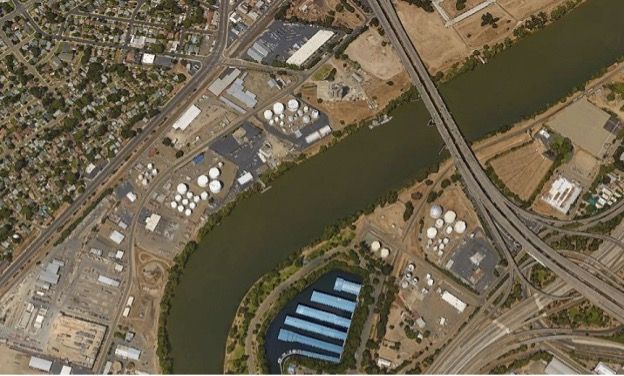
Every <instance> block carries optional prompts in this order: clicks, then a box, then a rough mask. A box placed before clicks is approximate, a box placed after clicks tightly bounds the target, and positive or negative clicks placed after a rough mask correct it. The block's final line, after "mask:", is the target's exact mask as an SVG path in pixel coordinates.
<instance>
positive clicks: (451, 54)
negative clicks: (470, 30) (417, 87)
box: [395, 1, 472, 74]
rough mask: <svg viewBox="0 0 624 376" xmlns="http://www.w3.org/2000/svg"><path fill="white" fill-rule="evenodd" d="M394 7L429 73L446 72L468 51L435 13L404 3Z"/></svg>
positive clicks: (399, 2)
mask: <svg viewBox="0 0 624 376" xmlns="http://www.w3.org/2000/svg"><path fill="white" fill-rule="evenodd" d="M395 5H396V8H397V12H398V14H399V18H400V19H401V21H402V22H403V25H405V29H406V30H407V32H408V34H409V35H410V37H411V38H412V40H413V42H414V44H415V45H416V48H417V49H418V52H419V53H420V54H421V56H422V58H423V60H424V61H425V64H426V65H427V67H428V69H429V72H430V73H432V74H435V73H436V72H438V71H441V70H442V71H443V70H446V69H448V68H450V67H451V66H452V65H453V64H454V63H455V62H457V61H460V60H462V59H463V58H464V57H465V56H468V55H469V54H470V53H471V52H472V51H471V49H470V48H468V46H466V44H465V43H464V41H463V40H462V38H461V37H460V36H459V34H458V33H457V32H456V31H455V30H454V29H453V28H447V27H446V26H444V20H443V19H442V17H440V15H439V14H438V13H427V12H425V11H423V10H422V9H420V8H418V7H416V6H415V5H410V4H408V3H406V2H405V1H398V2H396V3H395Z"/></svg>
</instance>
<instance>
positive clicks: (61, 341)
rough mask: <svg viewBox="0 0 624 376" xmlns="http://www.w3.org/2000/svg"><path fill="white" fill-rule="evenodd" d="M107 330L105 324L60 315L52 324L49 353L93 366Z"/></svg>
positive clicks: (76, 362) (82, 364)
mask: <svg viewBox="0 0 624 376" xmlns="http://www.w3.org/2000/svg"><path fill="white" fill-rule="evenodd" d="M105 332H106V327H105V326H103V325H99V324H95V323H92V322H88V321H84V320H80V319H77V318H74V317H70V316H65V315H60V316H58V317H57V318H56V320H54V323H53V324H52V331H51V335H50V339H49V342H48V353H49V354H50V355H52V356H54V357H57V358H61V359H67V360H69V361H71V362H72V363H75V364H79V365H81V366H84V367H87V368H91V366H92V365H93V361H94V360H95V358H96V356H97V354H98V351H99V349H100V344H101V343H102V339H104V333H105Z"/></svg>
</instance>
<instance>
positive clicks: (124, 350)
mask: <svg viewBox="0 0 624 376" xmlns="http://www.w3.org/2000/svg"><path fill="white" fill-rule="evenodd" d="M115 356H117V357H119V358H122V359H130V360H135V361H136V360H139V357H140V356H141V350H139V349H136V348H134V347H130V346H124V345H117V347H116V348H115Z"/></svg>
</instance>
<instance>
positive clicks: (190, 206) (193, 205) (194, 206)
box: [189, 202, 197, 210]
mask: <svg viewBox="0 0 624 376" xmlns="http://www.w3.org/2000/svg"><path fill="white" fill-rule="evenodd" d="M196 207H197V204H196V203H194V202H191V203H189V209H191V210H194V209H195V208H196Z"/></svg>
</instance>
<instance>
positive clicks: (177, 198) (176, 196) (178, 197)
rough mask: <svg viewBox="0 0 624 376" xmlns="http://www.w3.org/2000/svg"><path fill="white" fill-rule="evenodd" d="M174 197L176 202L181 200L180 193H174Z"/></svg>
mask: <svg viewBox="0 0 624 376" xmlns="http://www.w3.org/2000/svg"><path fill="white" fill-rule="evenodd" d="M174 199H175V200H176V201H177V202H180V201H182V195H181V194H179V193H178V194H177V195H175V197H174Z"/></svg>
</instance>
